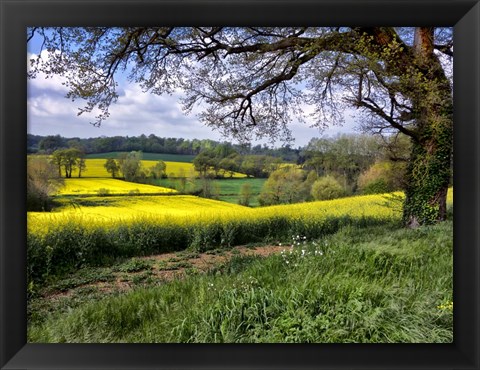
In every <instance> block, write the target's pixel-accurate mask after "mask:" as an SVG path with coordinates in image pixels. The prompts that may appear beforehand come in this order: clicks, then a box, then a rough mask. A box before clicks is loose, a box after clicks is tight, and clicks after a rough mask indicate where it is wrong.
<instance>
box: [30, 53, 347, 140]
mask: <svg viewBox="0 0 480 370" xmlns="http://www.w3.org/2000/svg"><path fill="white" fill-rule="evenodd" d="M34 56H35V55H32V54H29V56H28V58H29V59H30V58H31V57H34ZM63 82H65V79H64V78H62V77H59V76H52V77H51V78H46V76H45V75H44V74H39V75H38V76H37V78H36V79H32V80H29V81H28V98H27V99H28V102H27V107H28V131H29V132H30V133H33V134H39V135H56V134H59V135H62V136H65V137H96V136H102V135H104V136H116V135H120V136H138V135H141V134H145V135H149V134H152V133H153V134H155V135H157V136H160V137H183V138H186V139H193V138H198V139H206V138H211V139H214V140H225V138H224V137H222V136H221V134H220V133H218V132H217V131H214V130H212V128H210V127H207V126H205V125H203V124H202V123H201V122H199V120H198V119H197V117H196V113H198V112H199V108H195V109H194V111H193V112H192V113H191V114H190V115H188V116H187V115H185V114H184V113H183V112H182V110H181V106H180V103H179V98H180V97H181V92H179V91H176V92H175V93H174V94H172V95H168V94H165V95H161V96H157V95H153V94H150V93H143V92H142V89H141V87H140V86H139V85H137V84H127V83H126V82H121V84H120V86H119V93H120V97H119V99H118V101H117V103H116V104H113V105H112V106H111V107H110V117H109V118H108V119H107V120H105V121H103V122H102V125H101V127H94V126H93V125H91V124H89V122H92V121H94V120H95V115H96V114H95V113H91V114H86V113H85V114H83V115H81V116H78V115H77V113H78V109H79V108H81V107H83V106H84V105H85V101H82V100H76V101H75V102H72V101H71V100H69V99H67V98H65V95H66V93H67V88H66V87H65V86H64V85H62V83H63ZM303 108H304V109H305V110H306V111H307V112H308V111H310V110H311V107H308V106H305V107H303ZM353 126H354V125H353V123H352V121H351V120H349V119H348V118H347V120H346V124H345V125H344V127H343V128H342V127H338V126H336V127H331V128H328V129H326V130H325V131H323V132H320V131H319V130H318V128H310V127H308V124H301V123H298V122H293V123H292V124H291V125H290V128H291V129H292V132H293V135H294V138H295V139H296V140H295V142H294V143H293V146H295V147H297V146H302V145H305V144H307V143H308V142H309V141H310V139H311V138H312V137H319V136H321V135H333V134H335V132H352V131H353ZM265 142H267V141H265Z"/></svg>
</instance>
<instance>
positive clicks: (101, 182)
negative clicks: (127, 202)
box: [57, 178, 177, 195]
mask: <svg viewBox="0 0 480 370" xmlns="http://www.w3.org/2000/svg"><path fill="white" fill-rule="evenodd" d="M102 191H103V192H105V191H107V192H108V193H109V194H129V193H140V194H144V193H152V194H158V193H172V194H173V193H177V191H176V190H173V189H169V188H165V187H160V186H154V185H145V184H138V183H133V182H128V181H123V180H118V179H108V178H99V179H90V178H70V179H65V186H64V187H62V188H60V189H59V190H58V193H57V194H58V195H85V194H98V193H99V192H102Z"/></svg>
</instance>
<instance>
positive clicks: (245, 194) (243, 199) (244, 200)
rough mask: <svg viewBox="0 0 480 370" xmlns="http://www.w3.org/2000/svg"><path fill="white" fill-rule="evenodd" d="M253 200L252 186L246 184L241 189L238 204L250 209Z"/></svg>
mask: <svg viewBox="0 0 480 370" xmlns="http://www.w3.org/2000/svg"><path fill="white" fill-rule="evenodd" d="M251 199H252V185H250V183H248V182H246V183H244V184H243V185H242V186H241V188H240V199H239V200H238V204H240V205H242V206H246V207H248V206H249V205H250V202H251Z"/></svg>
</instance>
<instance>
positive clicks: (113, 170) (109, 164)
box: [103, 158, 120, 178]
mask: <svg viewBox="0 0 480 370" xmlns="http://www.w3.org/2000/svg"><path fill="white" fill-rule="evenodd" d="M103 167H105V169H106V170H107V172H108V173H109V174H111V175H112V177H113V178H116V177H117V175H118V174H119V172H120V166H119V165H118V163H117V161H116V160H115V159H113V158H108V159H107V160H106V161H105V164H104V165H103Z"/></svg>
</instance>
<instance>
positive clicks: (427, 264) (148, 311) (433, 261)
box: [27, 158, 453, 343]
mask: <svg viewBox="0 0 480 370" xmlns="http://www.w3.org/2000/svg"><path fill="white" fill-rule="evenodd" d="M104 162H105V159H99V158H96V159H95V158H88V159H87V171H86V172H85V173H84V174H83V175H82V178H75V177H74V178H71V179H66V180H65V187H63V188H61V189H59V190H58V192H57V193H56V194H55V196H54V201H55V207H54V209H53V210H52V212H29V213H28V214H27V231H28V232H27V254H28V260H27V280H28V289H27V291H28V341H29V342H40V343H43V342H75V343H77V342H82V343H98V342H102V343H103V342H114V343H119V342H139V343H157V342H159V343H160V342H188V343H194V342H215V343H216V342H222V343H224V342H225V343H226V342H228V343H262V342H270V343H274V342H275V343H276V342H303V343H308V342H317V343H347V342H355V343H384V342H386V343H393V342H405V343H447V342H451V341H452V340H453V303H452V297H453V290H452V278H453V277H452V268H453V266H452V248H453V245H452V243H453V238H452V235H453V230H452V228H453V226H452V222H451V221H448V222H444V223H442V224H439V225H434V226H428V227H421V228H418V229H415V230H406V229H404V228H402V226H401V222H400V218H401V203H400V202H399V199H401V198H402V196H403V195H402V193H394V194H376V195H364V196H355V197H347V198H340V199H334V200H328V201H315V202H307V203H298V204H290V205H278V206H270V207H245V206H241V205H239V204H238V199H239V192H240V189H241V187H242V185H243V184H244V183H246V182H248V183H250V184H251V193H252V195H253V197H254V198H256V195H258V193H259V192H260V190H261V187H262V185H263V183H264V181H265V180H264V179H245V178H244V179H242V178H233V179H223V180H215V181H214V183H213V184H214V187H216V188H217V195H218V198H219V199H217V200H213V199H205V198H200V197H197V196H193V195H183V194H180V193H178V192H176V191H175V190H172V189H170V188H172V187H174V186H172V185H174V183H175V181H176V180H174V179H171V178H170V179H163V180H161V181H159V182H157V185H159V186H155V185H144V184H136V183H128V182H126V181H123V180H118V179H112V178H111V177H109V174H108V173H107V172H106V170H105V168H104V167H103V164H104ZM142 163H143V165H144V166H146V167H148V166H149V165H152V166H153V164H154V163H155V162H154V161H151V162H149V160H144V161H142ZM170 165H171V167H169V166H170ZM175 166H176V167H175ZM192 168H193V165H192V164H191V163H188V162H168V163H167V173H168V172H169V169H170V170H172V171H177V173H185V171H186V170H187V169H188V171H192ZM253 205H254V206H255V205H256V204H253ZM448 205H449V212H450V217H451V215H452V207H453V190H452V189H450V190H449V193H448Z"/></svg>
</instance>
